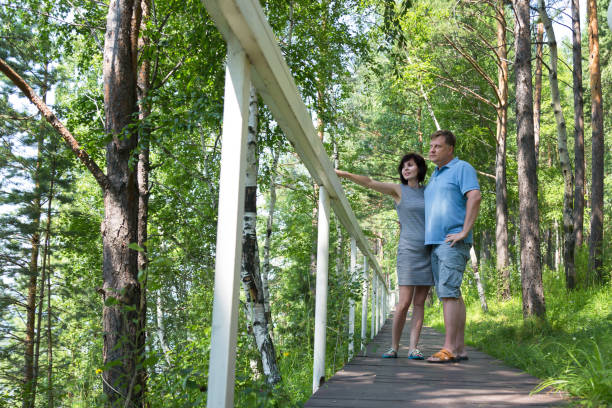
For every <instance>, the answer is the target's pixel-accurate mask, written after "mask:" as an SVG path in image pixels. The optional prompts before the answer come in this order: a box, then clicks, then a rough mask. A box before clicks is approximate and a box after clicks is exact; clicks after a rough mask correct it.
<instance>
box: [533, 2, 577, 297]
mask: <svg viewBox="0 0 612 408" xmlns="http://www.w3.org/2000/svg"><path fill="white" fill-rule="evenodd" d="M538 11H539V13H540V18H541V19H542V22H543V23H544V28H545V29H546V36H547V37H548V48H549V52H550V64H549V67H548V69H549V81H550V99H551V106H552V108H553V112H554V114H555V121H556V123H557V146H558V149H559V162H560V164H561V172H562V173H563V180H564V184H563V265H564V269H565V286H566V287H567V288H568V289H574V288H575V286H576V268H575V266H574V247H575V243H574V219H573V215H574V214H573V211H574V208H573V198H574V197H573V194H574V191H573V190H574V174H573V171H572V165H571V163H570V157H569V152H568V150H567V129H566V125H565V117H564V115H563V109H562V107H561V95H560V94H559V81H558V79H557V60H558V57H557V40H556V38H555V32H554V30H553V27H552V22H551V21H550V18H548V14H547V13H546V6H545V4H544V0H539V1H538Z"/></svg>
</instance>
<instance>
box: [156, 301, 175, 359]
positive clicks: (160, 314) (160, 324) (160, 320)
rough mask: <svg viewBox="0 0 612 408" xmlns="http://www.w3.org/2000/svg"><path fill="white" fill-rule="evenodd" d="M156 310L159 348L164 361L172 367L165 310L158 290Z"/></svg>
mask: <svg viewBox="0 0 612 408" xmlns="http://www.w3.org/2000/svg"><path fill="white" fill-rule="evenodd" d="M155 295H156V296H155V308H156V317H157V327H156V329H157V330H156V334H157V340H158V341H159V346H160V347H161V349H162V352H163V353H164V359H165V360H166V363H168V365H169V366H171V365H172V361H171V360H170V347H168V344H167V343H166V337H165V336H164V331H165V328H164V309H163V308H162V299H161V294H160V291H159V290H158V291H157V292H156V293H155Z"/></svg>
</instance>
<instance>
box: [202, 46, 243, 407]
mask: <svg viewBox="0 0 612 408" xmlns="http://www.w3.org/2000/svg"><path fill="white" fill-rule="evenodd" d="M250 87H251V83H250V70H249V66H248V61H247V58H246V54H245V53H244V51H243V50H242V47H241V46H240V44H239V43H238V42H237V41H235V40H233V39H232V38H231V37H230V38H229V39H228V43H227V62H226V69H225V102H224V105H223V133H222V145H221V173H220V181H219V219H218V222H217V253H216V258H215V287H214V300H213V316H212V329H211V330H212V331H211V340H210V369H209V373H214V375H209V377H208V389H209V393H208V397H207V398H208V400H207V404H208V407H231V406H233V405H234V381H235V367H236V336H237V330H238V323H237V322H238V296H239V294H238V290H239V285H238V282H239V281H240V262H241V258H242V219H243V214H244V179H245V167H246V165H245V162H246V160H245V157H246V138H247V125H248V114H249V90H250Z"/></svg>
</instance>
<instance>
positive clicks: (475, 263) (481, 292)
mask: <svg viewBox="0 0 612 408" xmlns="http://www.w3.org/2000/svg"><path fill="white" fill-rule="evenodd" d="M470 261H471V262H472V270H473V271H474V277H475V278H476V288H477V289H478V297H479V298H480V307H481V308H482V311H483V312H485V313H487V312H488V311H489V306H488V305H487V298H486V297H485V291H484V287H483V286H482V280H481V279H480V273H479V272H478V258H476V250H474V246H473V245H472V247H471V248H470Z"/></svg>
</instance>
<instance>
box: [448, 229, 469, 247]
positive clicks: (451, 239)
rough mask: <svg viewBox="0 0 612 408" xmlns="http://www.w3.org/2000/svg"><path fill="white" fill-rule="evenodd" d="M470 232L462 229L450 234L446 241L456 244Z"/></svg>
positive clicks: (451, 244)
mask: <svg viewBox="0 0 612 408" xmlns="http://www.w3.org/2000/svg"><path fill="white" fill-rule="evenodd" d="M468 233H469V231H468V232H464V231H461V232H457V233H455V234H448V235H447V236H446V239H445V240H444V242H450V246H455V244H456V243H457V242H459V241H462V240H464V239H465V237H467V236H468Z"/></svg>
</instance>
